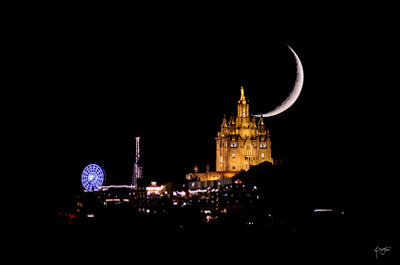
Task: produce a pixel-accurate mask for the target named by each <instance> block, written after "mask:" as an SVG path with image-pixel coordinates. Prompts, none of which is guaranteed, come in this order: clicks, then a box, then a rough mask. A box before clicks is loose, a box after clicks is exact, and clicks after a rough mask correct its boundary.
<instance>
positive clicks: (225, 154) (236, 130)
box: [186, 86, 273, 186]
mask: <svg viewBox="0 0 400 265" xmlns="http://www.w3.org/2000/svg"><path fill="white" fill-rule="evenodd" d="M240 93H241V95H240V99H239V101H238V106H237V116H236V117H235V116H231V117H230V118H229V121H228V120H227V118H226V115H224V118H223V119H222V124H221V131H219V132H218V134H217V138H216V171H210V170H209V166H207V169H206V172H204V173H199V172H198V168H197V166H195V168H194V172H193V173H189V174H187V175H186V179H187V180H189V181H200V182H207V181H215V180H222V179H230V178H232V177H233V176H235V175H236V174H237V173H239V172H240V171H242V170H245V171H247V170H249V169H250V167H251V166H255V165H258V164H260V163H262V162H266V161H268V162H270V163H273V160H272V156H271V140H270V135H269V131H268V129H266V127H265V124H264V120H263V118H262V117H261V118H259V120H258V121H257V120H256V117H254V116H251V115H250V111H249V103H248V101H247V100H246V97H245V96H244V88H243V86H242V87H241V89H240ZM196 186H197V185H196ZM206 186H208V185H206Z"/></svg>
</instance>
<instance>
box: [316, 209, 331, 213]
mask: <svg viewBox="0 0 400 265" xmlns="http://www.w3.org/2000/svg"><path fill="white" fill-rule="evenodd" d="M319 212H333V209H314V213H319Z"/></svg>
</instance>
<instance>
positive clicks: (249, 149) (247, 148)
mask: <svg viewBox="0 0 400 265" xmlns="http://www.w3.org/2000/svg"><path fill="white" fill-rule="evenodd" d="M246 156H251V147H250V145H247V146H246Z"/></svg>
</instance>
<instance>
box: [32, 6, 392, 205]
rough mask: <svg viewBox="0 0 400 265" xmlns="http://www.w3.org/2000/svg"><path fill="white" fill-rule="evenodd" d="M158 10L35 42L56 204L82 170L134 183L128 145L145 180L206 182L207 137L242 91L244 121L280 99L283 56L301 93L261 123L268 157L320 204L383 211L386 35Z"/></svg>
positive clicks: (350, 22)
mask: <svg viewBox="0 0 400 265" xmlns="http://www.w3.org/2000/svg"><path fill="white" fill-rule="evenodd" d="M153 11H154V10H152V11H151V12H150V11H147V12H145V14H146V15H144V14H142V15H139V14H141V12H139V11H137V13H136V15H135V16H134V17H133V18H132V16H128V15H127V14H126V13H125V14H123V15H118V14H116V13H113V14H112V15H109V14H108V13H107V12H106V13H104V12H103V13H96V12H95V11H93V12H87V11H86V12H81V13H80V12H75V13H73V14H68V15H66V14H63V15H62V16H61V18H59V17H58V14H55V15H54V18H52V19H50V20H45V21H43V25H42V26H41V27H40V31H39V32H40V33H38V34H37V35H35V34H34V35H35V38H34V40H35V41H36V43H37V44H36V46H37V47H38V49H37V50H36V52H37V53H36V54H35V58H36V59H37V60H40V62H41V63H40V66H39V69H38V74H37V75H36V78H37V80H39V82H40V83H38V89H37V90H36V91H35V96H37V98H38V99H39V100H38V101H37V105H36V106H37V108H38V109H39V113H38V115H39V116H40V122H39V124H40V125H39V127H40V129H42V130H41V133H40V135H41V137H43V141H44V142H45V143H46V144H45V145H46V147H47V146H48V147H49V148H48V149H46V150H49V151H48V154H49V158H48V159H44V160H43V161H42V165H43V168H47V169H48V170H47V172H49V175H51V174H52V173H51V172H56V176H49V177H50V179H52V183H53V184H52V185H55V186H56V187H58V190H59V191H60V192H61V194H73V193H79V192H80V191H81V190H82V188H81V184H80V175H81V172H82V170H83V169H84V167H85V166H86V165H88V164H90V163H96V164H99V165H101V166H102V167H103V168H104V169H105V171H106V174H107V179H106V180H107V184H130V181H131V176H132V169H133V163H134V159H135V137H136V136H140V137H141V151H142V152H141V156H142V164H143V166H144V177H145V178H148V179H152V180H157V181H159V182H160V183H165V182H167V181H170V180H173V181H181V180H184V178H185V174H186V173H188V172H190V171H191V170H192V169H193V166H194V164H198V165H199V167H200V170H204V169H205V163H210V164H211V169H212V170H215V137H216V136H217V131H218V130H219V129H220V125H221V122H222V118H223V115H224V114H225V115H227V117H229V115H231V113H233V114H234V115H236V108H237V100H238V99H239V97H240V86H244V88H245V96H246V99H248V100H249V102H250V112H251V113H252V114H259V113H261V112H263V113H265V112H268V111H270V110H272V109H273V108H275V107H276V106H277V105H279V104H280V103H281V102H282V101H283V100H284V99H285V97H286V96H287V95H288V94H289V92H290V90H291V88H292V87H293V84H294V80H295V75H296V68H295V60H294V57H293V55H292V54H291V52H290V50H289V49H288V48H287V47H286V45H285V44H287V45H290V46H291V47H292V48H293V49H294V50H295V51H296V53H297V55H298V56H299V58H300V60H301V61H302V64H303V68H304V86H303V91H302V93H301V95H300V97H299V99H298V100H297V101H296V103H295V104H294V105H293V106H292V107H291V108H290V109H288V110H287V111H285V112H284V113H282V114H280V115H278V116H275V117H271V118H266V119H264V121H265V123H266V126H267V127H268V128H269V129H270V133H271V140H272V156H273V158H274V159H290V160H292V161H293V160H295V161H298V162H299V163H300V164H302V165H303V166H302V169H301V172H299V175H298V177H299V178H304V179H305V183H307V185H313V187H314V188H315V189H321V188H327V189H330V193H329V194H337V196H338V197H340V196H341V195H340V194H342V192H345V193H347V194H350V193H354V195H355V197H358V198H359V200H358V199H357V200H356V199H355V200H354V201H357V203H360V204H363V201H364V202H365V200H366V199H367V201H368V202H369V203H370V202H376V201H378V202H379V201H388V200H390V199H391V198H392V197H391V196H392V195H390V194H391V192H392V190H391V189H390V188H389V187H391V184H393V181H394V179H393V176H394V175H393V174H391V173H389V172H391V171H390V168H391V165H392V163H393V161H394V158H393V156H392V154H391V151H392V150H393V148H394V146H395V145H396V144H397V143H396V142H395V141H394V139H395V138H394V135H395V131H396V130H397V129H396V126H397V125H395V124H396V121H397V119H398V118H397V117H396V113H395V111H396V110H395V107H394V95H395V94H394V92H396V91H395V90H396V89H395V86H396V84H397V83H396V82H394V80H395V71H396V70H395V69H396V68H397V69H398V55H396V54H395V44H394V43H393V41H391V40H390V38H391V37H390V36H392V35H390V26H391V25H392V24H390V23H389V22H388V24H386V22H381V23H380V24H375V22H374V20H373V19H370V17H367V16H366V17H361V16H359V17H358V16H357V17H353V16H345V15H343V16H341V18H340V20H338V17H337V16H336V15H333V14H325V13H321V14H320V15H318V16H316V17H314V18H313V19H305V18H304V17H302V16H300V15H298V16H296V17H294V18H292V20H285V19H283V17H282V18H281V19H280V20H272V21H267V19H266V17H265V16H264V15H262V14H261V13H262V12H260V11H259V12H257V14H255V15H253V14H252V13H246V16H245V17H243V16H241V15H239V14H237V15H233V14H232V15H228V14H225V15H227V16H226V17H225V16H221V14H220V13H219V12H215V13H213V12H211V13H207V15H206V14H204V13H203V12H200V11H198V12H197V11H195V10H191V11H190V12H189V11H188V12H182V13H180V12H178V13H179V14H177V13H173V14H171V13H164V12H163V11H161V10H158V12H153ZM269 13H270V12H269ZM325 15H326V16H325ZM228 16H229V18H228ZM272 22H274V23H272ZM396 56H397V57H396ZM395 63H396V64H395ZM50 169H51V170H50ZM371 174H372V175H371ZM329 187H330V188H329ZM300 188H301V187H300ZM372 194H373V195H372ZM370 196H372V197H370ZM382 196H383V197H382ZM385 196H386V197H385Z"/></svg>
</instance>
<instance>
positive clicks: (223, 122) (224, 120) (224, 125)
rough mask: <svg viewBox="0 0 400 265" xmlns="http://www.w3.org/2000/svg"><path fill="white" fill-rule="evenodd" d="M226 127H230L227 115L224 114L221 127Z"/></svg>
mask: <svg viewBox="0 0 400 265" xmlns="http://www.w3.org/2000/svg"><path fill="white" fill-rule="evenodd" d="M226 127H228V125H227V124H226V115H224V118H223V119H222V124H221V128H226Z"/></svg>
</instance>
